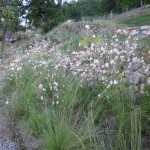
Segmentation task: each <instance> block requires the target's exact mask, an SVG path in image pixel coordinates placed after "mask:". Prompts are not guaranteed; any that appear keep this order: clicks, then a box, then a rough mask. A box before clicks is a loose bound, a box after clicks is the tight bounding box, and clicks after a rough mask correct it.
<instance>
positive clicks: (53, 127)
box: [5, 65, 147, 150]
mask: <svg viewBox="0 0 150 150" xmlns="http://www.w3.org/2000/svg"><path fill="white" fill-rule="evenodd" d="M31 66H32V65H27V66H26V67H24V68H23V70H22V71H21V72H20V73H19V74H15V75H14V76H13V78H11V80H10V81H8V82H7V84H6V86H7V87H5V92H6V90H7V89H9V90H8V91H7V92H8V93H10V91H15V93H14V92H13V100H12V105H11V106H12V112H11V113H12V117H13V118H14V119H15V120H25V124H26V127H28V130H29V132H30V133H31V135H32V136H33V137H34V138H38V139H40V141H41V143H40V144H41V145H42V146H43V149H44V147H45V148H46V149H48V150H77V149H78V150H91V149H92V150H100V149H106V150H109V149H112V150H117V149H118V150H120V149H122V150H126V149H132V150H140V149H141V138H142V134H141V133H142V127H143V125H142V124H143V123H142V118H143V117H146V115H145V114H144V116H142V114H143V107H144V106H145V105H144V106H143V107H141V106H142V105H141V104H139V105H137V104H135V103H133V100H132V98H131V97H130V95H129V91H128V88H127V87H126V85H122V84H121V85H114V86H112V87H111V88H109V89H107V88H106V87H105V85H103V83H101V82H97V84H96V85H95V86H90V87H89V86H88V85H87V84H86V82H85V83H83V84H82V86H81V83H80V78H79V77H75V76H73V75H71V74H68V75H65V76H64V74H65V72H64V71H63V70H62V69H60V70H58V71H57V72H55V71H54V70H53V69H52V68H51V67H50V68H49V69H47V70H44V69H42V68H40V72H41V74H38V75H37V72H38V70H39V68H37V70H36V69H35V70H33V68H32V67H31ZM47 74H49V78H46V75H47ZM54 74H55V75H54ZM54 82H57V83H58V86H57V89H55V88H54V86H55V85H54ZM49 83H51V84H52V89H51V90H50V88H49ZM39 84H42V85H43V87H44V88H45V89H46V90H44V91H40V90H39V89H38V85H39ZM10 89H11V90H10ZM56 92H57V93H56ZM56 94H58V95H59V98H58V97H57V96H56ZM41 97H42V99H41ZM144 109H145V107H144ZM146 109H147V108H146ZM146 109H145V110H144V111H146ZM145 123H146V122H145ZM145 125H146V124H145Z"/></svg>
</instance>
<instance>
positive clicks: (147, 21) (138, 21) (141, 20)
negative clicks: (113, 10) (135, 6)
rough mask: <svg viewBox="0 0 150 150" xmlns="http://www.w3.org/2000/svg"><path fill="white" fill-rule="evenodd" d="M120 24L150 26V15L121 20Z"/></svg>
mask: <svg viewBox="0 0 150 150" xmlns="http://www.w3.org/2000/svg"><path fill="white" fill-rule="evenodd" d="M119 23H121V24H126V25H132V26H133V25H136V26H140V25H150V15H149V14H145V15H140V16H135V17H130V18H128V19H123V20H119Z"/></svg>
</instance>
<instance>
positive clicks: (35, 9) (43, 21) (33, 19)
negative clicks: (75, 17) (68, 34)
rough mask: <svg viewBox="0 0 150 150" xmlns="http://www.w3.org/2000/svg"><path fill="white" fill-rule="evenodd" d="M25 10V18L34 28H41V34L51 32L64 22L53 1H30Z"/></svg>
mask: <svg viewBox="0 0 150 150" xmlns="http://www.w3.org/2000/svg"><path fill="white" fill-rule="evenodd" d="M26 9H27V10H28V11H29V13H28V14H27V17H26V18H27V19H28V20H29V23H30V24H32V25H34V26H35V27H36V28H42V30H43V32H47V31H49V30H51V29H52V28H53V27H55V26H57V25H58V24H59V23H60V22H63V21H64V16H63V15H62V13H61V10H60V8H59V7H58V5H57V4H55V2H54V1H48V0H45V1H43V0H39V1H35V0H31V1H29V2H28V4H27V5H26Z"/></svg>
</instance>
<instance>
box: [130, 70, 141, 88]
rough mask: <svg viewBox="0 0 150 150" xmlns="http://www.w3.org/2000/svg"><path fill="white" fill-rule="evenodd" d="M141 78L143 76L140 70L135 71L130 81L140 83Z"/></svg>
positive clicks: (134, 83)
mask: <svg viewBox="0 0 150 150" xmlns="http://www.w3.org/2000/svg"><path fill="white" fill-rule="evenodd" d="M140 79H141V77H140V74H139V73H138V72H134V73H133V74H131V75H130V76H129V82H130V84H132V85H138V84H139V82H140Z"/></svg>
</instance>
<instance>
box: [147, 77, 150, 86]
mask: <svg viewBox="0 0 150 150" xmlns="http://www.w3.org/2000/svg"><path fill="white" fill-rule="evenodd" d="M147 84H148V85H150V77H148V78H147Z"/></svg>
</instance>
